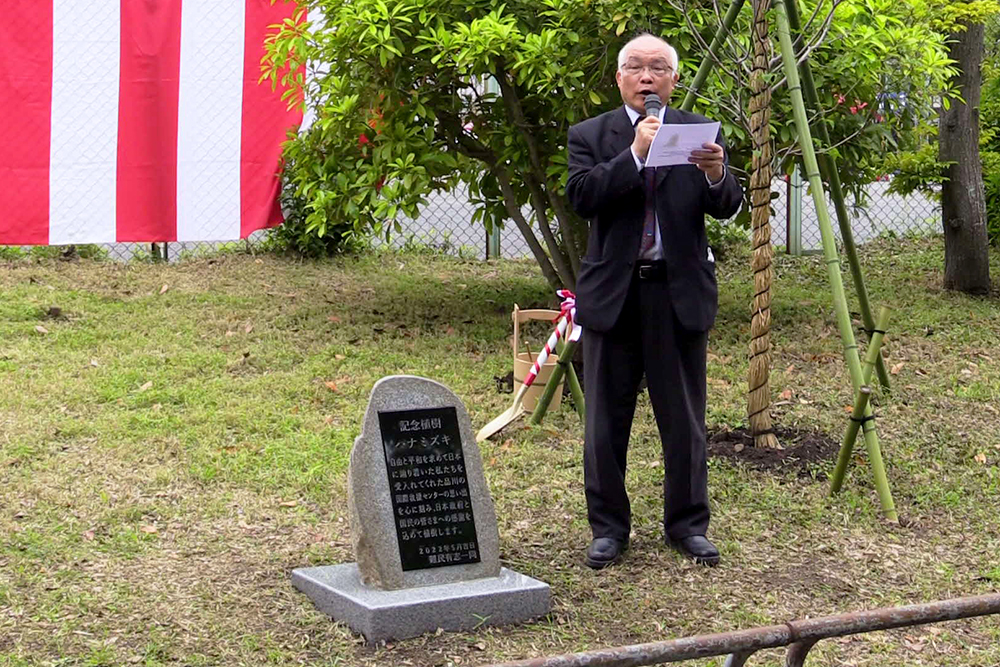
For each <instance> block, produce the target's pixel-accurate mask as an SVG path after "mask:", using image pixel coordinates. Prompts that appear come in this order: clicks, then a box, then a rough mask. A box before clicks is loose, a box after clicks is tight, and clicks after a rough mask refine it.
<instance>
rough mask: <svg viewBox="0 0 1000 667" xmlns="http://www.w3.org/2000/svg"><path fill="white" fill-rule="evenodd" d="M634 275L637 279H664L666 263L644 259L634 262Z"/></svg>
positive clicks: (665, 277) (665, 276)
mask: <svg viewBox="0 0 1000 667" xmlns="http://www.w3.org/2000/svg"><path fill="white" fill-rule="evenodd" d="M635 276H636V278H638V279H639V280H653V281H665V280H666V279H667V263H666V262H664V261H655V262H652V261H645V260H644V261H640V262H636V265H635Z"/></svg>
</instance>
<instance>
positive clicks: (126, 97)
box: [0, 0, 301, 245]
mask: <svg viewBox="0 0 1000 667" xmlns="http://www.w3.org/2000/svg"><path fill="white" fill-rule="evenodd" d="M0 5H2V6H3V9H4V11H3V12H2V14H3V16H2V18H0V244H18V245H61V244H69V243H114V242H131V241H142V242H154V241H209V240H211V241H216V240H231V239H238V238H244V237H246V236H247V235H248V234H250V233H251V232H253V231H255V230H258V229H262V228H264V227H270V226H274V225H277V224H279V223H280V222H281V212H280V210H279V208H278V199H277V197H278V191H279V178H278V173H277V172H278V169H279V165H280V156H281V143H282V141H284V140H285V138H286V136H287V131H288V129H289V128H291V127H293V126H295V125H296V124H298V123H299V122H300V121H301V114H300V113H296V112H290V111H288V110H287V109H286V105H285V103H284V102H283V101H282V100H281V99H280V96H281V92H282V91H281V89H280V88H279V89H278V90H275V91H272V90H271V87H270V84H269V83H267V82H265V83H263V84H258V83H257V81H258V79H259V77H260V59H261V57H262V56H263V54H264V38H265V36H266V34H267V32H268V30H267V26H268V25H271V24H274V23H279V22H281V21H282V20H283V19H285V18H286V17H290V16H292V14H293V12H294V10H295V5H294V4H293V3H290V2H284V1H283V0H279V1H278V2H276V3H275V4H274V5H272V4H271V2H270V0H2V2H0Z"/></svg>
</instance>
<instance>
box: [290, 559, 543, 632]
mask: <svg viewBox="0 0 1000 667" xmlns="http://www.w3.org/2000/svg"><path fill="white" fill-rule="evenodd" d="M440 569H449V568H440ZM292 583H293V585H294V586H295V587H296V588H297V589H298V590H300V591H302V592H303V593H305V594H306V595H308V596H309V597H310V598H311V599H312V601H313V602H314V603H315V604H316V607H317V608H319V610H320V611H322V612H323V613H325V614H327V615H329V616H332V617H333V618H334V619H335V620H337V621H341V622H343V623H346V624H347V625H348V626H349V627H350V628H351V629H352V630H354V631H355V632H360V633H361V634H362V635H364V636H365V638H366V639H367V640H368V641H370V642H377V641H382V640H389V639H406V638H408V637H416V636H417V635H420V634H423V633H425V632H434V631H435V630H437V629H438V628H442V629H444V630H450V631H454V630H471V629H472V628H476V627H480V626H483V625H503V624H506V623H518V622H522V621H526V620H529V619H532V618H536V617H538V616H543V615H545V614H547V613H548V612H549V609H550V606H551V601H550V592H549V586H548V584H545V583H543V582H541V581H538V580H537V579H532V578H531V577H527V576H525V575H523V574H518V573H517V572H512V571H511V570H508V569H506V568H502V569H501V570H500V572H499V574H498V576H496V577H488V578H485V579H476V580H473V581H461V582H455V583H448V584H439V585H436V586H422V587H419V588H407V589H402V590H391V591H387V590H378V589H373V588H370V587H369V586H366V585H365V584H364V582H362V580H361V573H360V570H359V569H358V567H357V565H356V564H355V563H347V564H344V565H332V566H326V567H310V568H301V569H298V570H295V571H294V572H293V573H292Z"/></svg>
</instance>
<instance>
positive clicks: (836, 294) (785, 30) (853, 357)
mask: <svg viewBox="0 0 1000 667" xmlns="http://www.w3.org/2000/svg"><path fill="white" fill-rule="evenodd" d="M787 2H788V0H777V3H776V5H775V8H776V10H777V11H776V15H777V19H778V38H779V43H780V45H781V58H782V62H783V63H784V67H785V76H786V78H787V80H788V89H789V92H790V93H791V97H792V109H793V112H794V116H795V125H796V130H797V133H798V139H799V145H800V146H801V148H802V160H803V163H804V164H805V168H806V176H807V177H808V178H809V184H810V186H811V188H812V196H813V202H814V203H815V206H816V213H817V216H818V217H819V228H820V235H821V236H822V239H823V255H824V258H825V261H826V267H827V274H828V276H829V280H830V289H831V291H832V292H833V304H834V309H835V310H836V313H837V327H838V329H839V330H840V338H841V341H842V342H843V345H844V357H845V358H846V361H847V368H848V371H849V372H850V376H851V383H852V385H853V389H854V392H855V393H857V392H858V390H860V389H861V387H862V386H863V385H864V381H863V372H862V370H861V359H860V358H859V356H858V344H857V342H856V341H855V339H854V328H853V327H852V325H851V314H850V311H849V310H848V308H847V296H846V294H845V293H844V280H843V276H842V275H841V268H840V257H839V256H838V254H837V243H836V239H835V238H834V236H833V227H832V225H831V224H830V211H829V209H828V208H827V205H826V196H825V195H824V193H823V182H822V180H821V178H820V173H819V165H818V163H817V161H816V152H815V151H814V150H813V144H812V133H811V131H810V129H809V121H808V119H807V117H806V109H805V102H804V101H803V99H802V85H801V83H800V81H799V75H798V68H797V66H796V62H795V53H794V50H793V49H792V38H791V32H790V31H789V26H788V15H787V13H786V9H785V5H786V4H787ZM869 415H871V406H868V407H867V408H866V409H865V417H868V416H869ZM869 425H871V429H870V430H869V428H868V426H869ZM864 431H865V444H866V445H867V447H868V450H869V456H870V458H871V463H872V467H873V469H874V468H875V467H876V461H877V462H878V463H881V461H882V457H881V451H880V449H879V444H878V437H877V435H876V433H875V426H874V424H872V423H871V420H868V421H866V422H865V429H864ZM880 477H881V478H882V480H883V481H885V471H884V469H883V470H882V471H881V475H880V474H879V471H877V470H876V471H875V478H876V485H880V484H881V482H880V481H879V478H880ZM884 491H885V494H883V493H882V490H881V489H880V491H879V496H880V498H881V499H882V500H883V503H882V510H883V513H884V514H885V515H886V517H888V518H889V519H891V520H893V521H898V520H899V519H898V517H897V516H896V510H895V507H893V506H892V503H891V501H892V497H891V495H890V494H889V490H888V486H887V482H886V488H885V489H884ZM886 497H888V500H889V503H888V504H887V503H886V502H885V498H886Z"/></svg>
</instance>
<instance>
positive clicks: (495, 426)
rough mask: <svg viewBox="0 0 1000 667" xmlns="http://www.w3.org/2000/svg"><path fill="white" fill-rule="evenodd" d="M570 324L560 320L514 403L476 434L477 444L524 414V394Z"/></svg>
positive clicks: (536, 359) (563, 319)
mask: <svg viewBox="0 0 1000 667" xmlns="http://www.w3.org/2000/svg"><path fill="white" fill-rule="evenodd" d="M568 324H569V320H568V319H567V318H565V317H564V318H562V319H560V320H559V324H557V325H556V329H555V331H553V332H552V335H551V336H549V339H548V340H547V341H546V342H545V348H544V349H543V350H542V351H541V352H539V353H538V356H537V357H535V364H534V365H533V366H532V367H531V370H530V371H529V372H528V375H527V376H525V378H524V384H522V385H521V388H520V389H518V390H517V394H516V395H515V396H514V403H513V404H512V405H511V406H510V407H509V408H507V409H506V410H504V411H503V412H502V413H500V415H498V416H497V417H495V418H494V419H493V421H491V422H490V423H489V424H487V425H486V426H484V427H482V428H481V429H479V433H477V434H476V442H482V441H483V440H486V439H487V438H489V437H490V436H492V435H494V434H495V433H498V432H499V431H500V429H502V428H503V427H504V426H506V425H507V424H509V423H511V422H512V421H514V420H515V419H517V418H518V417H520V416H521V415H522V414H524V405H522V403H521V402H522V401H523V400H524V394H525V393H526V392H527V391H528V388H529V387H530V386H531V385H532V383H533V382H534V381H535V377H536V376H537V375H538V373H539V371H541V369H542V365H543V364H544V363H545V362H546V360H548V358H549V354H550V353H551V352H552V350H554V349H555V347H556V343H558V342H559V339H560V338H561V337H562V336H563V335H564V334H565V333H566V327H567V325H568Z"/></svg>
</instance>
